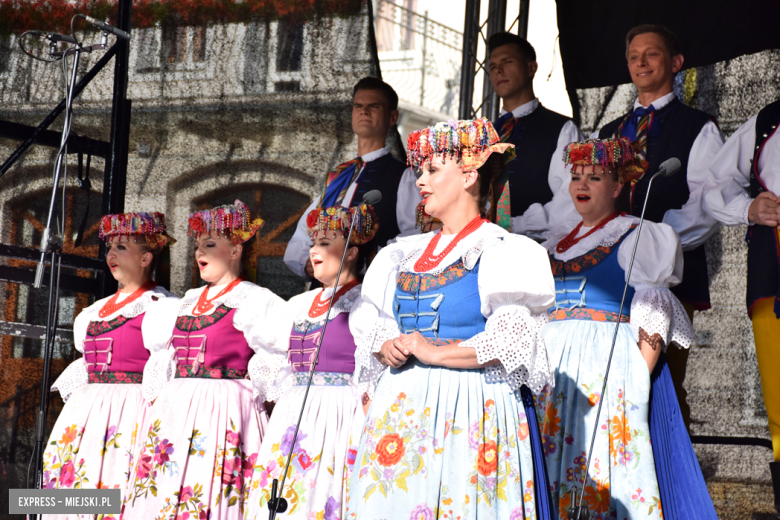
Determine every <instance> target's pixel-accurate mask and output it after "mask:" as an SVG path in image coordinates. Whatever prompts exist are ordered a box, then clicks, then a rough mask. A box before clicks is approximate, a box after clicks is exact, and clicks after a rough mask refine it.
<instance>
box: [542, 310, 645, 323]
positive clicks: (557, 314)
mask: <svg viewBox="0 0 780 520" xmlns="http://www.w3.org/2000/svg"><path fill="white" fill-rule="evenodd" d="M549 319H550V321H559V320H590V321H602V322H613V323H614V322H616V321H617V320H618V314H617V312H609V311H601V310H597V309H583V308H581V307H578V308H576V309H558V310H553V311H551V312H550V318H549ZM620 321H621V322H622V323H630V322H631V318H629V317H628V316H626V315H625V314H622V315H621V316H620Z"/></svg>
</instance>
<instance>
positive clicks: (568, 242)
mask: <svg viewBox="0 0 780 520" xmlns="http://www.w3.org/2000/svg"><path fill="white" fill-rule="evenodd" d="M619 215H620V213H613V214H611V215H610V216H608V217H607V218H605V219H604V220H602V221H601V222H599V223H598V224H596V225H595V226H593V227H592V228H591V229H590V231H588V232H587V233H585V234H584V235H582V236H581V237H577V233H579V232H580V229H582V224H583V222H580V223H579V224H577V227H576V228H574V230H572V232H571V233H569V234H568V235H566V236H565V237H563V239H562V240H561V241H560V242H558V245H557V246H555V251H557V252H558V253H563V252H564V251H567V250H569V249H570V248H571V247H572V246H573V245H574V244H576V243H577V242H579V241H580V240H582V239H583V238H585V237H587V236H590V235H592V234H593V233H595V232H596V231H598V230H599V229H601V228H603V227H604V226H606V225H607V224H609V223H610V222H611V221H612V220H614V219H615V218H617V217H618V216H619ZM575 237H576V238H575Z"/></svg>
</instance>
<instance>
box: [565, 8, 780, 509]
mask: <svg viewBox="0 0 780 520" xmlns="http://www.w3.org/2000/svg"><path fill="white" fill-rule="evenodd" d="M557 4H558V27H559V31H560V42H561V56H562V58H563V67H564V75H565V77H566V84H567V87H568V90H569V96H570V97H571V99H572V106H573V108H574V114H575V117H578V118H579V121H580V124H581V128H582V131H583V132H584V133H585V134H586V135H589V134H590V133H592V132H594V131H596V130H598V129H599V128H601V127H602V126H603V125H604V124H606V123H608V122H610V121H612V120H613V119H615V118H617V117H619V116H621V115H623V114H625V113H626V112H627V111H629V110H630V109H631V108H632V107H633V103H634V101H635V99H636V90H635V88H634V87H633V85H632V84H631V83H630V76H629V74H628V68H627V66H626V58H625V36H626V33H627V32H628V31H629V29H631V28H632V27H633V26H635V25H638V24H640V23H658V24H662V25H666V26H667V27H669V28H670V29H671V30H673V31H674V32H675V33H676V34H677V36H678V37H679V39H680V42H681V46H682V52H683V55H684V57H685V69H684V70H683V72H681V73H679V74H678V75H677V77H676V79H675V85H674V87H675V92H676V93H677V96H678V97H679V98H680V99H681V100H682V101H683V102H684V103H686V104H688V105H690V106H693V107H695V108H698V109H700V110H703V111H705V112H707V113H709V114H711V115H713V116H715V118H716V119H717V122H718V125H719V127H720V129H721V131H722V132H723V134H724V136H725V137H728V136H730V135H731V134H732V133H733V132H734V131H735V130H736V129H737V128H739V126H740V125H742V124H743V123H744V122H745V121H747V120H748V119H749V118H750V117H752V116H753V115H755V114H756V113H758V111H759V110H760V109H761V108H762V107H764V106H765V105H767V104H769V103H771V102H773V101H775V100H776V99H778V97H780V50H778V49H780V31H777V29H776V28H775V27H773V25H774V24H775V21H776V20H777V19H778V15H780V3H778V2H768V1H756V0H750V1H747V2H739V3H734V2H726V1H723V0H715V1H707V2H703V1H698V0H688V1H686V2H673V1H667V0H663V1H649V2H645V3H638V2H632V3H630V4H627V3H625V2H616V1H613V0H594V1H589V2H573V1H570V0H558V2H557ZM767 49H768V50H767ZM745 232H746V227H745V226H741V227H734V228H725V227H724V228H721V230H720V232H719V233H718V234H716V235H715V236H714V237H713V238H712V239H711V240H710V241H709V242H708V243H707V245H706V249H707V259H708V263H709V275H710V293H711V295H712V309H711V310H709V311H706V312H697V313H696V315H695V317H694V326H695V328H696V334H697V337H698V338H697V339H698V345H697V346H695V347H694V348H693V350H692V352H691V355H690V360H689V363H688V371H687V377H686V380H685V387H686V389H687V390H688V395H689V397H688V402H689V403H690V405H691V412H692V422H693V424H692V426H691V433H692V434H693V435H705V436H732V437H733V436H746V437H760V438H765V439H768V438H769V429H768V427H767V416H766V410H765V409H764V406H763V402H762V398H761V383H760V380H759V375H758V367H757V364H756V354H755V344H754V342H753V333H752V329H751V326H750V321H749V320H748V318H747V314H746V307H745V281H746V280H745V274H746V259H747V247H746V245H745V241H744V239H745ZM696 450H697V453H698V455H699V461H700V463H701V466H702V470H703V471H704V474H705V477H707V479H708V483H709V486H710V492H711V495H712V497H713V500H714V501H715V503H716V506H717V507H718V513H719V515H720V518H745V519H748V518H764V516H760V514H761V513H769V512H771V511H772V510H773V505H772V503H771V497H772V491H771V488H770V484H769V482H770V475H769V466H768V464H769V462H771V460H772V453H771V451H770V450H769V449H767V448H763V447H747V446H706V445H697V446H696ZM754 514H759V516H753V515H754Z"/></svg>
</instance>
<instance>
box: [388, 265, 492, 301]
mask: <svg viewBox="0 0 780 520" xmlns="http://www.w3.org/2000/svg"><path fill="white" fill-rule="evenodd" d="M478 269H479V266H474V269H473V270H469V269H466V266H465V265H464V263H463V259H460V260H458V261H457V262H455V263H454V264H452V265H450V266H448V267H446V268H445V269H444V270H443V271H442V272H441V273H439V274H429V273H423V274H417V273H411V272H403V273H400V274H399V275H398V281H397V286H398V290H400V291H403V292H407V293H416V292H418V291H419V292H425V291H429V290H431V289H436V288H439V287H444V286H445V285H450V284H451V283H455V282H457V281H458V280H460V279H461V278H463V277H464V276H466V275H467V274H469V273H471V272H475V273H476V272H477V271H478Z"/></svg>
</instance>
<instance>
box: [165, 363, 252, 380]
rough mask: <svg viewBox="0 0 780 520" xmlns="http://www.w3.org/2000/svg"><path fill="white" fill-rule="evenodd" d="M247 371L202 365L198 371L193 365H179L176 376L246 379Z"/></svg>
mask: <svg viewBox="0 0 780 520" xmlns="http://www.w3.org/2000/svg"><path fill="white" fill-rule="evenodd" d="M246 374H247V371H246V370H239V369H237V368H230V367H211V366H208V365H200V366H199V367H198V371H197V372H195V371H194V370H193V369H192V365H177V366H176V377H177V378H178V377H196V378H198V379H245V378H246Z"/></svg>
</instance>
